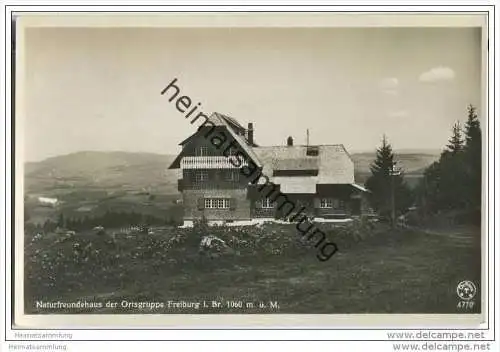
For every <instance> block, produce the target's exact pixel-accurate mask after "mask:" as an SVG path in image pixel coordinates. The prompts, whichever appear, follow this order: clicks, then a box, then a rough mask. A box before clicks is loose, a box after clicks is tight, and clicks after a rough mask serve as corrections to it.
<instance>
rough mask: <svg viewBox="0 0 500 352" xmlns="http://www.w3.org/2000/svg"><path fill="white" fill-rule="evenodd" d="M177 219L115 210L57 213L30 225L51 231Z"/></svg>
mask: <svg viewBox="0 0 500 352" xmlns="http://www.w3.org/2000/svg"><path fill="white" fill-rule="evenodd" d="M177 223H178V221H176V220H175V219H174V218H169V217H158V216H154V215H149V214H142V213H137V212H116V211H106V212H105V213H104V214H102V215H97V216H84V217H68V216H64V214H63V213H62V212H61V213H59V215H58V217H57V220H55V221H54V220H51V219H47V220H46V221H45V223H43V225H30V226H32V227H34V228H33V229H32V230H35V231H43V232H52V231H54V230H56V229H57V228H64V229H68V230H74V231H84V230H90V229H93V228H94V227H96V226H103V227H105V228H119V227H128V226H135V225H137V226H138V225H143V226H144V225H145V226H150V225H156V226H162V225H176V224H177Z"/></svg>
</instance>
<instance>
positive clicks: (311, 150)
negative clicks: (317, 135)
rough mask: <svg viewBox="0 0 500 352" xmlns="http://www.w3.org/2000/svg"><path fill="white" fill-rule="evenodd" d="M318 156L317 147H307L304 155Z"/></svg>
mask: <svg viewBox="0 0 500 352" xmlns="http://www.w3.org/2000/svg"><path fill="white" fill-rule="evenodd" d="M318 154H319V147H317V146H308V147H307V151H306V155H307V156H318Z"/></svg>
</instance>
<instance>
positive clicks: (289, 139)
mask: <svg viewBox="0 0 500 352" xmlns="http://www.w3.org/2000/svg"><path fill="white" fill-rule="evenodd" d="M286 145H287V146H289V147H291V146H293V138H292V136H290V137H288V138H287V140H286Z"/></svg>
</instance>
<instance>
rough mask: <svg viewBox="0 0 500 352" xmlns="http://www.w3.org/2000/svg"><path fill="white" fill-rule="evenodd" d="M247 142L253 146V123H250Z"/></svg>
mask: <svg viewBox="0 0 500 352" xmlns="http://www.w3.org/2000/svg"><path fill="white" fill-rule="evenodd" d="M247 133H248V135H247V140H248V143H249V144H250V145H253V123H251V122H249V123H248V131H247Z"/></svg>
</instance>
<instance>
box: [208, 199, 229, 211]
mask: <svg viewBox="0 0 500 352" xmlns="http://www.w3.org/2000/svg"><path fill="white" fill-rule="evenodd" d="M205 208H206V209H229V199H228V198H205Z"/></svg>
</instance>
